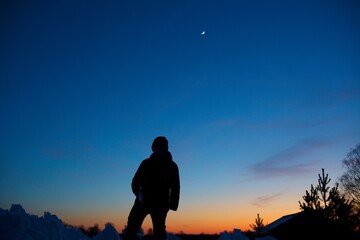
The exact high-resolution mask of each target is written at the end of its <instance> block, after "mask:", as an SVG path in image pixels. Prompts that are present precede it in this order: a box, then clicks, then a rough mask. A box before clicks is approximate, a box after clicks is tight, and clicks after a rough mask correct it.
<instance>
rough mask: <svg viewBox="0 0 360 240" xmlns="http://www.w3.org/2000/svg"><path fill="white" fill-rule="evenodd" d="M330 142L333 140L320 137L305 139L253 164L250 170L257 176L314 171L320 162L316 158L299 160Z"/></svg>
mask: <svg viewBox="0 0 360 240" xmlns="http://www.w3.org/2000/svg"><path fill="white" fill-rule="evenodd" d="M330 144H331V142H329V141H324V140H319V139H304V140H302V141H301V142H299V143H298V144H296V145H294V146H291V147H289V148H287V149H284V150H282V151H280V152H278V153H277V154H275V155H273V156H270V157H268V158H266V159H264V160H263V161H261V162H259V163H257V164H254V165H252V166H251V167H250V170H251V171H252V172H253V173H254V174H255V175H256V176H262V177H265V178H266V177H274V176H276V177H279V176H294V175H302V174H308V173H312V171H313V170H314V168H315V167H316V165H317V164H318V162H317V161H316V160H310V161H308V162H299V161H301V159H302V157H304V156H307V155H310V154H311V153H312V152H314V151H316V150H319V149H322V148H324V147H326V146H329V145H330Z"/></svg>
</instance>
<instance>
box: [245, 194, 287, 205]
mask: <svg viewBox="0 0 360 240" xmlns="http://www.w3.org/2000/svg"><path fill="white" fill-rule="evenodd" d="M282 194H283V193H282V192H279V193H274V194H270V195H264V196H260V197H257V198H255V199H254V200H253V202H252V203H251V204H252V205H254V206H256V207H259V208H262V207H264V206H268V205H269V203H270V202H272V201H273V200H274V199H276V198H278V197H280V196H281V195H282Z"/></svg>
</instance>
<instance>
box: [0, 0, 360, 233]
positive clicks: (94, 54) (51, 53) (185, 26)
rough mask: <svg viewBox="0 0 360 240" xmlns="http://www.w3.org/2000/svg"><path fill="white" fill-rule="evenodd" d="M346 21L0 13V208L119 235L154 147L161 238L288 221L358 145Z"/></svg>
mask: <svg viewBox="0 0 360 240" xmlns="http://www.w3.org/2000/svg"><path fill="white" fill-rule="evenodd" d="M359 12H360V2H359V1H346V0H345V1H344V0H339V1H314V0H311V1H288V0H287V1H267V0H263V1H261V0H247V1H226V0H221V1H212V0H209V1H200V0H199V1H194V0H191V1H190V0H185V1H184V0H182V1H176V0H174V1H94V0H90V1H1V3H0V35H1V37H0V81H1V82H0V116H1V117H0V161H1V168H0V192H1V197H0V207H1V208H3V209H9V208H10V207H11V204H12V203H19V204H21V205H22V206H23V207H24V208H25V209H26V211H27V212H29V213H31V214H37V215H42V214H43V212H45V211H49V212H51V213H53V214H56V215H57V216H58V217H59V218H61V219H62V220H63V221H65V222H67V223H70V224H74V225H80V224H84V225H85V226H90V225H91V226H92V225H93V224H95V223H97V224H99V226H100V228H103V227H104V224H105V223H106V222H111V223H113V224H114V225H115V226H116V228H117V229H118V230H119V231H121V230H122V229H123V227H124V226H125V224H126V221H127V216H128V213H129V211H130V208H131V207H132V204H133V201H134V196H133V194H132V192H131V188H130V183H131V179H132V177H133V174H134V173H135V171H136V169H137V167H138V165H139V164H140V162H141V161H142V160H143V159H145V158H147V157H148V156H149V155H150V154H151V143H152V141H153V139H154V138H155V137H156V136H158V135H164V136H166V137H167V138H168V140H169V145H170V151H171V152H172V154H173V158H174V160H175V161H176V162H177V164H178V166H179V169H180V177H181V199H180V206H179V209H178V211H177V212H170V213H169V215H168V222H167V229H168V231H170V232H174V233H177V232H179V231H183V232H185V233H202V232H204V233H219V232H220V231H224V230H229V231H231V230H233V228H240V229H241V230H246V229H249V224H253V223H255V218H256V216H257V214H260V217H261V218H263V220H264V223H265V224H267V223H270V222H272V221H274V220H276V219H277V218H279V217H281V216H283V215H286V214H291V213H294V212H298V211H299V203H298V201H302V196H303V195H304V194H305V191H306V190H309V189H310V185H311V184H315V185H316V184H317V179H318V176H317V175H318V174H319V173H321V169H322V168H324V169H325V172H326V173H328V174H329V177H330V178H331V179H332V181H331V184H334V183H335V181H336V180H337V178H338V177H340V176H341V175H342V174H343V173H344V172H345V170H346V169H345V168H343V167H342V165H341V161H342V160H343V159H344V157H345V156H346V154H347V153H348V152H349V151H350V149H351V148H354V147H355V146H356V145H357V144H358V143H359V142H360V138H359V136H360V124H359V123H360V14H359ZM203 31H205V34H204V35H202V34H201V33H202V32H203ZM150 227H151V222H150V218H149V217H148V218H147V219H146V221H145V222H144V225H143V228H144V229H145V230H147V229H148V228H150Z"/></svg>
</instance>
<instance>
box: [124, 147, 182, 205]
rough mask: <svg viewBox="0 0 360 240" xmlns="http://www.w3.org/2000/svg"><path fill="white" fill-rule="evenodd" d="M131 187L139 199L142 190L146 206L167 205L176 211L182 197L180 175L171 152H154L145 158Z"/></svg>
mask: <svg viewBox="0 0 360 240" xmlns="http://www.w3.org/2000/svg"><path fill="white" fill-rule="evenodd" d="M131 187H132V191H133V193H134V194H135V195H136V197H137V198H138V199H137V200H139V191H141V193H142V197H143V204H144V205H145V206H146V207H150V208H151V207H165V208H168V209H171V210H173V211H176V210H177V208H178V205H179V198H180V177H179V169H178V166H177V164H176V163H175V162H174V161H173V160H172V156H171V153H170V152H166V153H164V154H163V155H157V154H154V153H153V154H151V156H150V157H149V158H147V159H145V160H143V161H142V162H141V164H140V166H139V168H138V170H137V171H136V173H135V175H134V177H133V179H132V183H131Z"/></svg>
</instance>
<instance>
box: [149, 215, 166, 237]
mask: <svg viewBox="0 0 360 240" xmlns="http://www.w3.org/2000/svg"><path fill="white" fill-rule="evenodd" d="M168 211H169V210H168V209H164V208H159V209H152V210H150V216H151V220H152V223H153V229H154V237H155V240H166V239H167V234H166V225H165V221H166V216H167V213H168Z"/></svg>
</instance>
